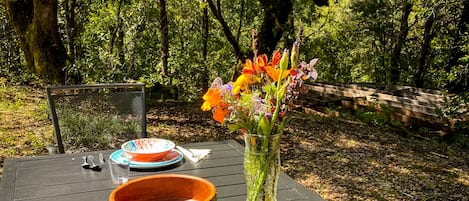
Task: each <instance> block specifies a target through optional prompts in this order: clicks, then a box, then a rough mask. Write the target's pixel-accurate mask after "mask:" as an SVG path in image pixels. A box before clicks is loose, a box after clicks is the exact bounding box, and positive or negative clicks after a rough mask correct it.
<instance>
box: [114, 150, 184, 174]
mask: <svg viewBox="0 0 469 201" xmlns="http://www.w3.org/2000/svg"><path fill="white" fill-rule="evenodd" d="M124 153H125V152H124V150H122V149H119V150H117V151H114V152H112V154H111V155H110V159H111V160H113V161H115V162H122V160H123V159H122V154H124ZM182 159H184V156H183V155H182V153H181V152H179V151H178V150H174V149H173V150H172V151H171V152H170V153H168V154H167V156H165V157H163V158H162V159H160V160H158V161H154V162H136V161H130V168H135V169H150V168H160V167H165V166H169V165H172V164H175V163H178V162H180V161H181V160H182Z"/></svg>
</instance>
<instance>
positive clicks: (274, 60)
mask: <svg viewBox="0 0 469 201" xmlns="http://www.w3.org/2000/svg"><path fill="white" fill-rule="evenodd" d="M281 58H282V55H281V54H280V52H279V51H278V50H275V52H274V54H273V55H272V63H271V66H272V67H275V66H276V65H277V64H278V62H280V59H281Z"/></svg>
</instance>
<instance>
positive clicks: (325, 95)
mask: <svg viewBox="0 0 469 201" xmlns="http://www.w3.org/2000/svg"><path fill="white" fill-rule="evenodd" d="M306 86H307V87H308V89H309V92H308V94H307V95H306V96H304V98H302V100H303V104H304V105H306V106H307V107H308V106H314V105H321V104H324V103H331V102H335V103H339V104H342V105H343V106H345V107H348V108H355V109H356V108H358V107H370V106H371V107H375V109H377V110H380V109H382V108H381V106H382V104H384V105H387V106H388V107H390V108H392V118H394V119H396V120H399V121H401V122H402V123H403V124H404V125H410V124H416V123H417V122H427V123H431V124H436V125H439V126H443V127H449V128H451V127H453V126H454V125H455V123H456V122H458V121H469V108H468V107H467V106H462V107H461V113H462V114H463V115H461V116H458V117H455V118H453V119H449V120H448V119H445V118H442V117H441V116H440V115H439V114H438V112H437V110H438V109H440V108H442V107H443V105H444V104H445V101H446V99H447V98H450V97H451V96H453V95H452V94H443V93H442V92H440V91H436V90H429V89H421V88H415V87H410V86H386V87H379V86H374V85H366V84H347V85H345V84H343V85H332V84H324V83H313V84H307V85H306Z"/></svg>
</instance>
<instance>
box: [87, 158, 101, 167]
mask: <svg viewBox="0 0 469 201" xmlns="http://www.w3.org/2000/svg"><path fill="white" fill-rule="evenodd" d="M88 160H89V161H90V162H91V170H94V171H101V167H99V166H98V165H96V163H94V156H93V155H88Z"/></svg>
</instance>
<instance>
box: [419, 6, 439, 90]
mask: <svg viewBox="0 0 469 201" xmlns="http://www.w3.org/2000/svg"><path fill="white" fill-rule="evenodd" d="M434 22H435V14H434V13H432V14H430V16H429V17H428V19H427V21H426V22H425V31H424V34H423V43H422V52H421V53H420V59H419V63H418V67H417V73H416V75H415V85H416V86H417V87H423V84H424V77H425V73H426V72H427V64H426V61H427V55H428V52H429V50H430V41H431V40H432V39H433V37H434V35H433V34H432V27H433V23H434Z"/></svg>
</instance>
